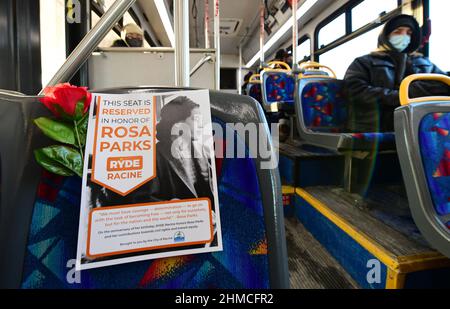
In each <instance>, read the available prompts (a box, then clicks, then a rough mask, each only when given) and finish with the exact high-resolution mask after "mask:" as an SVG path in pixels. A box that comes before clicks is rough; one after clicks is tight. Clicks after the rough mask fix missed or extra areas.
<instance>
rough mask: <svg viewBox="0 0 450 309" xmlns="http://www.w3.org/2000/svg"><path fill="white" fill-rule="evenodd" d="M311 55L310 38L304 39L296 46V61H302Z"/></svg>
mask: <svg viewBox="0 0 450 309" xmlns="http://www.w3.org/2000/svg"><path fill="white" fill-rule="evenodd" d="M309 56H311V40H310V39H306V41H304V42H303V43H301V44H300V45H299V46H298V47H297V61H303V60H305V59H306V58H308V57H309Z"/></svg>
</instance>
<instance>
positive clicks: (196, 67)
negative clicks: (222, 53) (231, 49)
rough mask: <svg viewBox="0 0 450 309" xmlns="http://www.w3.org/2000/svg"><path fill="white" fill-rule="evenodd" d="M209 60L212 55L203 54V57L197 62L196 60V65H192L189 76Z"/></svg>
mask: <svg viewBox="0 0 450 309" xmlns="http://www.w3.org/2000/svg"><path fill="white" fill-rule="evenodd" d="M208 61H209V62H211V61H212V56H211V55H205V57H203V58H202V59H200V61H199V62H197V64H196V65H194V67H193V68H192V70H191V73H190V76H192V75H194V74H195V72H197V71H198V70H200V68H201V67H202V66H203V65H204V64H205V63H206V62H208Z"/></svg>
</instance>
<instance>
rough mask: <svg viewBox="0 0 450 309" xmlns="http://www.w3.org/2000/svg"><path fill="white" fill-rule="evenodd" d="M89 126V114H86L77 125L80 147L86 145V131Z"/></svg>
mask: <svg viewBox="0 0 450 309" xmlns="http://www.w3.org/2000/svg"><path fill="white" fill-rule="evenodd" d="M88 124H89V113H86V114H85V115H84V116H83V118H81V119H80V120H79V121H78V122H77V123H76V126H77V129H78V135H79V136H80V145H81V146H85V145H86V138H87V130H88Z"/></svg>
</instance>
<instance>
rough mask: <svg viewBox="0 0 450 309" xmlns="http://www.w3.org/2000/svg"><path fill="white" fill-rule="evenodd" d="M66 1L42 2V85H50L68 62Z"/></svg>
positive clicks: (45, 0)
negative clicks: (62, 66) (54, 76)
mask: <svg viewBox="0 0 450 309" xmlns="http://www.w3.org/2000/svg"><path fill="white" fill-rule="evenodd" d="M65 2H66V1H65V0H55V1H48V0H41V1H40V15H41V20H40V27H41V42H42V44H41V61H42V85H43V86H45V85H47V84H48V82H49V81H50V79H51V78H52V77H53V75H55V73H56V71H57V70H58V69H59V68H60V67H61V65H62V64H63V63H64V61H65V60H66V16H65V11H64V10H65V8H64V7H65Z"/></svg>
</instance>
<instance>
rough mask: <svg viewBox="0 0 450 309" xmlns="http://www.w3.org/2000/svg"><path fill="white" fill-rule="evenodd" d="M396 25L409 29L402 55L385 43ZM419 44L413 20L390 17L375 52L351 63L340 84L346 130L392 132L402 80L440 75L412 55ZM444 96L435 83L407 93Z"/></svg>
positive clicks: (445, 92) (446, 90)
mask: <svg viewBox="0 0 450 309" xmlns="http://www.w3.org/2000/svg"><path fill="white" fill-rule="evenodd" d="M402 22H403V23H402ZM405 22H406V23H405ZM396 24H399V26H400V25H406V24H407V25H408V26H410V27H412V28H413V34H412V37H411V43H410V45H409V46H408V47H407V49H406V50H405V51H403V52H402V53H400V52H398V51H396V50H395V48H394V47H393V46H392V44H391V43H389V39H388V36H389V34H390V33H391V31H392V30H395V28H397V27H396ZM421 41H422V39H421V30H420V26H419V24H418V23H417V21H416V20H415V19H414V17H412V16H409V15H400V16H397V17H394V18H393V19H391V20H390V21H389V22H387V23H386V25H385V27H384V29H383V31H382V32H381V34H380V37H379V40H378V47H379V49H378V50H377V51H375V52H373V53H371V54H369V55H366V56H363V57H359V58H357V59H355V61H354V62H353V63H352V64H351V65H350V67H349V68H348V70H347V73H346V75H345V78H344V80H345V84H346V91H347V98H348V102H349V104H350V105H349V109H350V110H349V113H350V116H349V124H348V129H349V130H351V132H391V131H394V110H395V109H396V108H397V107H399V106H400V100H399V88H400V84H401V82H402V80H403V79H404V78H405V77H407V76H409V75H412V74H418V73H438V74H444V72H442V71H441V70H440V69H439V68H438V67H436V66H435V65H434V64H433V63H431V62H430V60H428V58H426V57H423V56H422V55H421V54H418V53H416V50H418V49H419V47H420V44H421ZM448 94H450V89H449V87H448V86H444V85H441V84H440V83H436V82H416V83H413V85H412V86H411V89H410V96H411V97H421V96H430V95H448Z"/></svg>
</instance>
